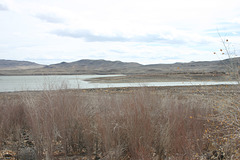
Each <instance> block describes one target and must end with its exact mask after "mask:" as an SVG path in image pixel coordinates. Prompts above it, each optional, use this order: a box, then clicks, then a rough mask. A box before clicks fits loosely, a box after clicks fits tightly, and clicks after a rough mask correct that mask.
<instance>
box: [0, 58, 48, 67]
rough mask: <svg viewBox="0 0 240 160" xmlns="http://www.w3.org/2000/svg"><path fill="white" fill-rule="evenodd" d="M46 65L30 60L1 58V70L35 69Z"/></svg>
mask: <svg viewBox="0 0 240 160" xmlns="http://www.w3.org/2000/svg"><path fill="white" fill-rule="evenodd" d="M42 67H44V65H40V64H37V63H34V62H29V61H15V60H5V59H0V70H18V69H21V70H22V69H35V68H42Z"/></svg>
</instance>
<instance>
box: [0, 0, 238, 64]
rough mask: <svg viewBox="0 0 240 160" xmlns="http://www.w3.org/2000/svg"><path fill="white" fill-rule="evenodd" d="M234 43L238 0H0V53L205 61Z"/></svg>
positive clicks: (45, 59)
mask: <svg viewBox="0 0 240 160" xmlns="http://www.w3.org/2000/svg"><path fill="white" fill-rule="evenodd" d="M218 32H219V33H220V34H221V35H222V36H223V38H228V39H229V43H231V45H233V47H232V48H233V49H235V50H236V54H237V53H238V50H239V48H240V46H239V45H240V0H0V59H11V60H27V61H33V62H37V63H41V64H52V63H59V62H62V61H66V62H71V61H77V60H80V59H106V60H121V61H124V62H139V63H142V64H155V63H174V62H190V61H209V60H219V59H224V58H227V57H226V56H223V55H221V53H219V52H217V54H216V55H215V54H213V52H214V51H219V49H220V48H222V44H221V38H220V37H219V36H218Z"/></svg>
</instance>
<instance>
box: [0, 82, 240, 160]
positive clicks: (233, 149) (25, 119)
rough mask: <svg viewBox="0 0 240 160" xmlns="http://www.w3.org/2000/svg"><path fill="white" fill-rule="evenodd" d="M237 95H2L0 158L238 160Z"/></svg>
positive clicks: (234, 90) (198, 90)
mask: <svg viewBox="0 0 240 160" xmlns="http://www.w3.org/2000/svg"><path fill="white" fill-rule="evenodd" d="M180 88H181V87H180ZM238 90H239V86H218V87H216V86H209V87H207V86H206V87H192V88H190V87H189V88H188V87H182V88H181V89H177V88H176V89H175V88H174V87H172V89H171V90H170V89H167V90H159V88H153V87H150V88H144V87H143V88H138V89H136V88H135V89H129V88H128V89H124V88H122V89H112V90H111V89H109V90H104V89H103V90H94V91H91V90H65V89H59V90H57V91H47V90H46V91H42V92H22V93H15V94H13V95H11V94H2V96H1V99H0V115H1V116H0V150H1V151H2V152H1V153H2V157H3V156H4V151H6V149H7V150H8V151H9V152H8V153H7V154H6V153H5V156H6V155H7V156H9V157H12V158H14V157H15V158H18V159H28V158H29V157H32V159H67V158H68V159H70V158H72V159H74V158H75V159H77V158H78V159H84V158H85V159H106V160H111V159H112V160H117V159H119V160H120V159H121V160H127V159H133V160H137V159H141V160H146V159H147V160H148V159H149V160H150V159H154V160H160V159H213V158H218V159H221V158H222V159H223V158H225V159H238V157H237V156H239V153H240V151H239V144H240V143H239V142H240V138H239V137H240V136H239V129H240V127H239V126H240V121H239V117H240V108H239V102H240V101H239V100H240V97H239V93H238ZM26 135H27V137H28V138H27V139H26V138H24V139H23V137H24V136H26ZM10 151H12V152H11V153H10ZM0 156H1V155H0ZM29 159H31V158H29Z"/></svg>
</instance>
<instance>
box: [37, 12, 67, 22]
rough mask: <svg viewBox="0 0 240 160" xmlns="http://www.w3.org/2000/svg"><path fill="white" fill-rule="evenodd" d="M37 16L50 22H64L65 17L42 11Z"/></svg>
mask: <svg viewBox="0 0 240 160" xmlns="http://www.w3.org/2000/svg"><path fill="white" fill-rule="evenodd" d="M35 17H36V18H38V19H40V20H42V21H45V22H49V23H63V22H64V19H63V18H60V17H57V16H56V15H54V14H46V13H41V14H37V15H35Z"/></svg>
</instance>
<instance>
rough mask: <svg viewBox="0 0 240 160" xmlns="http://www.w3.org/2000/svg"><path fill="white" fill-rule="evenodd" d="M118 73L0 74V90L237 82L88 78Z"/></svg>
mask: <svg viewBox="0 0 240 160" xmlns="http://www.w3.org/2000/svg"><path fill="white" fill-rule="evenodd" d="M112 76H119V75H57V76H56V75H51V76H0V92H13V91H33V90H44V89H52V90H54V89H59V88H68V89H78V88H80V89H88V88H109V87H140V86H192V85H221V84H237V82H210V81H208V82H144V83H91V82H87V81H84V80H85V79H89V78H99V77H112Z"/></svg>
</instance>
